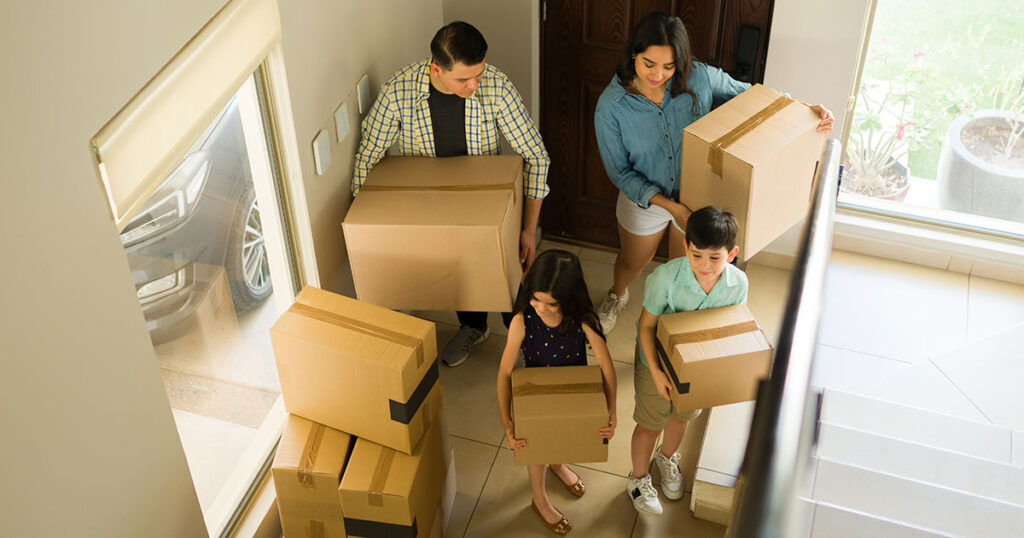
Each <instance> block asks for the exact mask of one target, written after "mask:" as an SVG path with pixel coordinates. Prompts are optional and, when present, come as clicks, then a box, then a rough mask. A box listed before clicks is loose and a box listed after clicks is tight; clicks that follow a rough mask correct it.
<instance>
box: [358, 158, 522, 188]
mask: <svg viewBox="0 0 1024 538" xmlns="http://www.w3.org/2000/svg"><path fill="white" fill-rule="evenodd" d="M522 170H523V158H522V157H520V156H518V155H479V156H477V155H474V156H463V157H444V158H437V157H415V156H398V157H387V158H385V159H384V160H382V161H380V162H379V163H377V165H376V166H374V167H373V168H372V169H371V170H370V172H369V173H368V174H367V175H366V181H365V182H364V183H363V188H362V190H361V191H360V193H362V192H367V190H368V189H369V191H373V190H375V189H385V188H393V187H405V188H409V187H442V188H443V187H460V188H463V189H464V190H467V191H468V190H471V189H473V188H487V187H493V186H498V185H500V186H502V188H501V189H500V190H510V189H511V188H512V185H513V184H514V183H515V182H516V177H517V176H518V175H519V174H521V173H522Z"/></svg>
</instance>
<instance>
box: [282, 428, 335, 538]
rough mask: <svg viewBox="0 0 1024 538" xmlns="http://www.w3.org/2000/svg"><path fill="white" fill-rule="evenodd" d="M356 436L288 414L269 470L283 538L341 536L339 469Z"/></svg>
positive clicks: (329, 537)
mask: <svg viewBox="0 0 1024 538" xmlns="http://www.w3.org/2000/svg"><path fill="white" fill-rule="evenodd" d="M354 443H355V438H353V437H352V436H350V435H349V434H347V433H344V432H340V431H338V430H335V429H332V428H328V427H327V426H324V425H323V424H317V423H315V422H312V421H310V420H306V419H304V418H302V417H298V416H295V415H289V416H288V422H287V423H286V424H285V428H284V434H282V435H281V442H280V444H279V445H278V447H277V454H276V455H275V456H274V463H273V464H272V466H271V472H272V474H273V476H274V489H275V490H276V491H277V509H278V511H279V512H280V513H281V528H282V529H283V530H284V535H285V537H286V538H307V537H308V538H312V537H314V536H315V537H323V538H343V537H344V536H345V516H344V514H343V513H342V511H341V501H340V500H339V499H338V486H339V485H340V484H341V473H342V470H343V467H344V465H345V460H346V459H347V457H348V454H349V451H350V450H351V449H352V445H353V444H354Z"/></svg>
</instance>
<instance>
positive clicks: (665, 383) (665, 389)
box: [651, 369, 672, 401]
mask: <svg viewBox="0 0 1024 538" xmlns="http://www.w3.org/2000/svg"><path fill="white" fill-rule="evenodd" d="M651 378H652V379H653V380H654V387H655V388H657V389H658V394H660V395H661V397H662V398H665V399H666V400H669V401H672V398H671V397H670V396H669V395H668V394H669V391H670V390H672V382H671V381H669V380H668V376H667V375H665V372H662V371H661V370H658V369H654V370H652V371H651Z"/></svg>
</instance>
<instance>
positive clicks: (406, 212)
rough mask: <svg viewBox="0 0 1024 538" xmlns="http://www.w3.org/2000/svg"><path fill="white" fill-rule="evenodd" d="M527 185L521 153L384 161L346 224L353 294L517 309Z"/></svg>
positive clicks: (386, 302) (394, 304)
mask: <svg viewBox="0 0 1024 538" xmlns="http://www.w3.org/2000/svg"><path fill="white" fill-rule="evenodd" d="M522 192H523V160H522V158H521V157H519V156H511V155H510V156H473V157H446V158H443V159H438V158H432V157H388V158H386V159H384V160H383V161H381V162H380V163H378V164H377V166H375V167H374V168H373V170H371V171H370V173H369V174H368V175H367V178H366V183H365V184H364V185H363V188H362V189H361V190H360V191H359V195H358V196H356V199H355V200H354V201H353V202H352V206H351V207H350V208H349V210H348V215H346V216H345V221H344V222H343V223H342V228H343V229H344V232H345V244H346V246H347V247H348V256H349V263H350V264H351V267H352V279H353V281H354V282H355V286H356V294H357V295H358V297H359V298H360V299H361V300H363V301H368V302H371V303H374V304H378V305H381V306H386V307H388V308H394V309H410V310H469V311H479V312H508V311H511V310H512V303H513V302H514V301H515V297H516V292H517V291H518V289H519V281H520V280H521V279H522V276H523V275H522V269H521V267H520V265H519V233H520V231H521V230H522V213H523V205H522Z"/></svg>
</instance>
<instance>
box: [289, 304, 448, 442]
mask: <svg viewBox="0 0 1024 538" xmlns="http://www.w3.org/2000/svg"><path fill="white" fill-rule="evenodd" d="M270 337H271V343H272V344H273V347H274V359H275V361H276V362H277V372H278V377H279V379H280V382H281V395H282V397H283V398H284V405H285V408H286V409H287V410H288V411H289V412H290V413H294V414H296V415H300V416H303V417H306V418H308V419H310V420H313V421H315V422H319V423H321V424H325V425H327V426H330V427H332V428H335V429H338V430H341V431H344V432H348V433H350V434H352V435H355V436H358V437H360V438H364V439H367V440H369V441H373V442H377V443H380V444H382V445H385V446H389V447H392V448H394V449H396V450H400V451H402V452H405V453H407V454H408V453H411V452H412V450H413V447H415V446H416V443H417V442H418V441H419V440H420V437H422V436H423V432H424V431H425V430H426V423H427V422H428V417H429V416H431V412H434V411H436V410H437V408H438V406H439V405H440V389H439V386H438V383H437V379H438V366H437V340H436V335H435V330H434V324H433V323H432V322H429V321H424V320H421V319H419V318H414V317H412V316H407V315H405V314H400V313H398V312H393V311H391V310H388V309H386V308H381V307H379V306H374V305H371V304H368V303H364V302H361V301H357V300H355V299H351V298H348V297H344V296H341V295H336V294H334V293H330V292H326V291H324V290H321V289H317V288H312V287H308V286H307V287H306V288H304V289H303V290H302V291H301V292H299V295H298V296H297V297H296V298H295V303H294V304H293V305H292V306H291V308H289V309H288V310H287V311H285V312H284V313H283V314H281V317H280V318H278V320H277V322H275V323H274V326H273V327H271V328H270Z"/></svg>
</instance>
